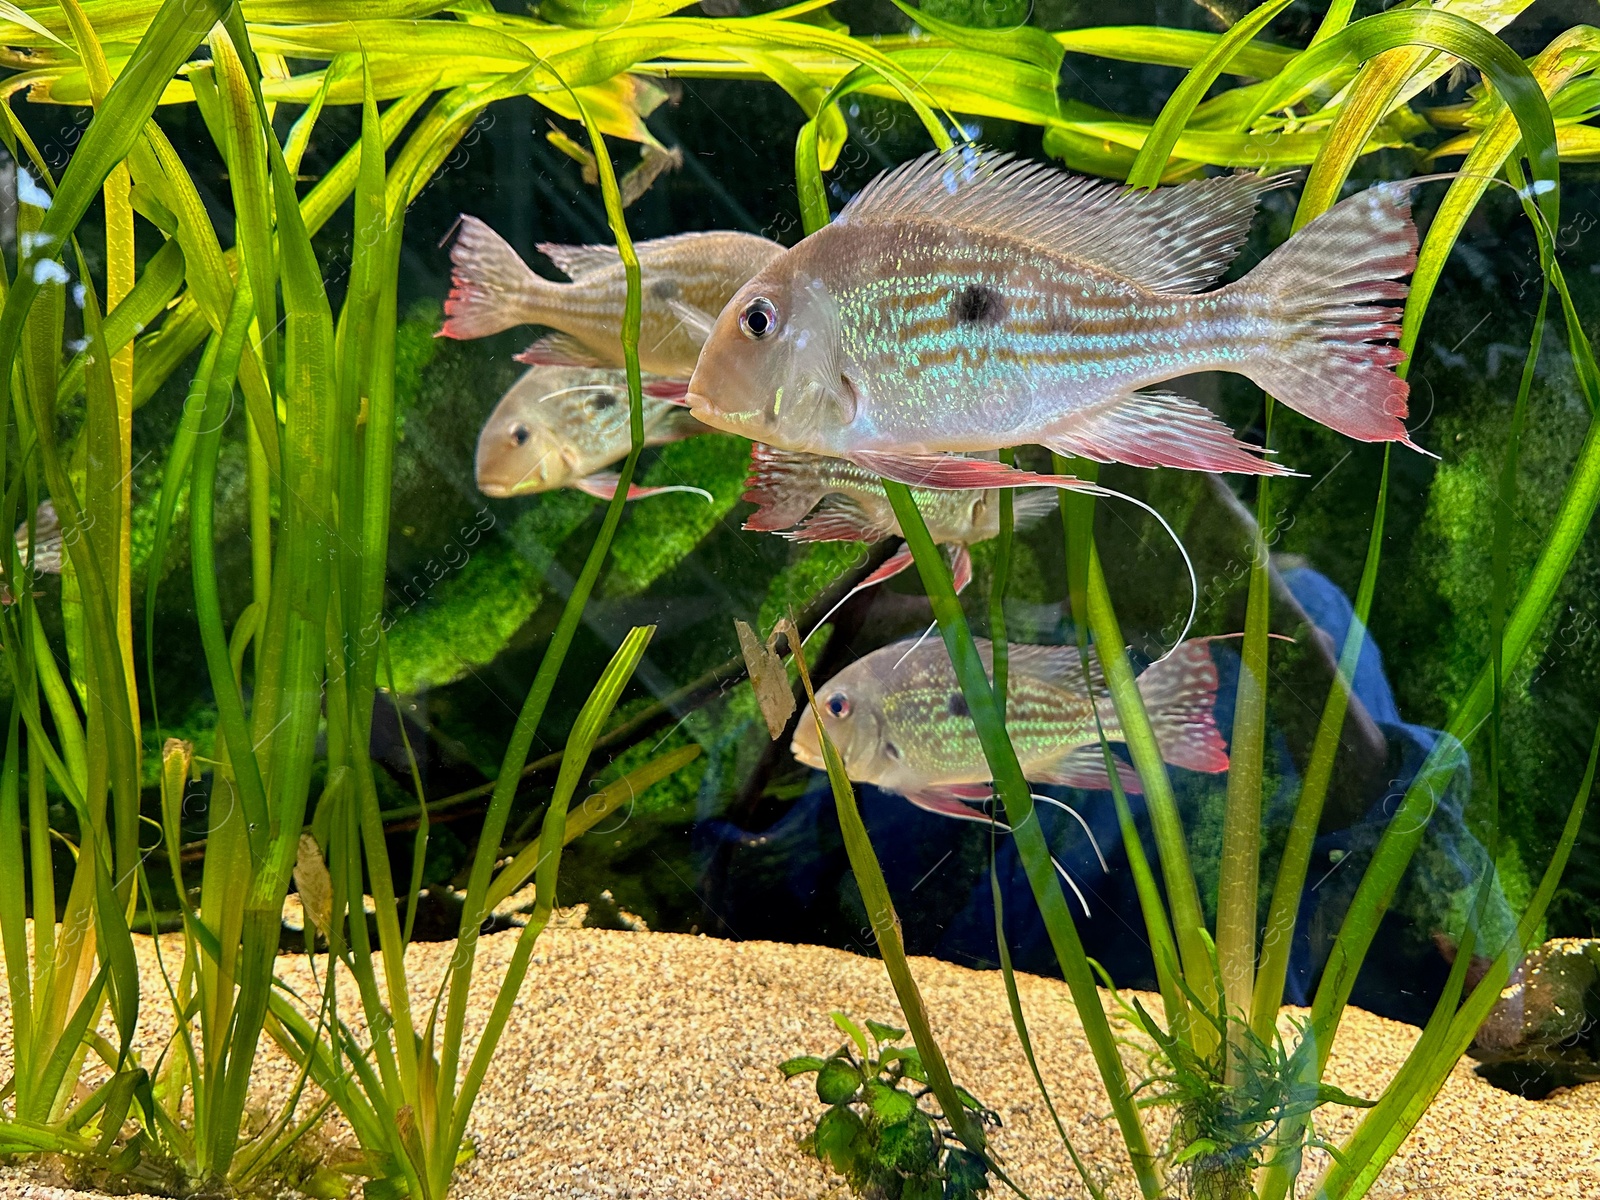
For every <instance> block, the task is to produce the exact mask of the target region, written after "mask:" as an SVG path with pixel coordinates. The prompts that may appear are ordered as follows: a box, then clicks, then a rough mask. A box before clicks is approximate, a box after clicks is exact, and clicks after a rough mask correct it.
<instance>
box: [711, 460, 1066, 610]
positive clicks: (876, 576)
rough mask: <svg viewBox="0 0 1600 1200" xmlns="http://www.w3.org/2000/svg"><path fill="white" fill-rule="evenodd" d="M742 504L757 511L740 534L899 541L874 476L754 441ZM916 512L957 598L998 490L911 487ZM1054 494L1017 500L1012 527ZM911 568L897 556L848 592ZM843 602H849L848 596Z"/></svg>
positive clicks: (996, 518)
mask: <svg viewBox="0 0 1600 1200" xmlns="http://www.w3.org/2000/svg"><path fill="white" fill-rule="evenodd" d="M745 488H746V491H745V493H744V497H743V498H744V499H745V500H748V501H750V502H751V503H752V504H755V505H757V506H758V507H757V508H756V511H755V512H753V513H751V514H750V516H749V518H748V519H747V520H746V521H745V523H744V527H745V528H746V529H759V530H765V531H767V532H770V533H776V534H778V536H779V537H785V538H788V539H789V540H791V541H796V542H865V543H867V544H868V545H871V544H873V543H875V542H879V541H882V540H883V539H884V538H886V537H891V536H893V537H900V536H903V535H902V534H901V532H900V523H899V521H898V520H896V518H895V515H894V508H893V506H892V505H891V504H890V503H889V497H888V495H887V494H885V492H884V490H883V483H882V481H881V480H880V479H879V477H878V476H877V475H875V474H873V473H872V472H871V471H868V470H866V469H865V468H864V467H859V466H857V465H856V464H855V463H853V462H850V461H848V460H847V459H842V458H826V457H823V456H822V455H819V454H806V453H803V452H799V451H791V450H779V449H777V448H775V447H772V446H767V445H764V444H762V443H760V442H756V443H755V444H754V445H753V446H752V447H751V450H750V478H749V479H748V480H747V481H746V483H745ZM912 495H913V496H915V498H916V501H917V508H918V509H919V510H920V511H921V512H922V518H923V520H924V521H925V522H926V523H927V526H928V534H929V536H931V537H932V538H933V540H934V542H936V543H938V544H940V545H945V546H949V547H951V548H952V553H953V556H954V562H953V563H952V566H951V575H952V578H953V581H954V583H955V589H956V591H957V592H960V591H961V590H962V589H963V588H965V587H966V585H967V584H968V583H969V582H971V580H972V555H971V554H970V552H969V549H968V548H969V547H970V546H972V545H974V544H976V543H978V542H985V541H988V540H989V539H990V538H993V537H997V536H998V535H999V533H1000V499H999V498H1000V493H999V492H998V491H997V490H994V489H989V490H975V489H961V490H952V489H940V488H913V489H912ZM1055 508H1056V497H1055V493H1054V492H1053V491H1040V492H1030V493H1029V494H1027V495H1024V496H1019V497H1017V499H1016V502H1015V505H1014V507H1013V509H1012V520H1013V522H1014V524H1015V525H1016V527H1018V528H1020V527H1022V526H1025V525H1028V524H1030V523H1032V522H1033V521H1036V520H1038V519H1039V518H1040V517H1043V516H1044V515H1045V514H1047V513H1050V512H1053V511H1055ZM911 563H912V557H911V552H910V550H909V549H908V548H907V547H905V546H901V547H900V549H899V550H898V551H897V552H896V553H895V554H893V555H891V556H890V557H889V558H888V559H887V560H885V561H884V563H883V565H882V566H880V567H879V568H878V569H877V570H876V571H874V572H873V573H872V574H871V575H869V576H868V577H867V578H866V579H865V580H863V581H862V583H861V584H860V585H859V586H858V587H857V588H856V589H854V590H853V591H852V592H851V595H854V594H855V591H859V590H861V588H864V587H870V586H871V585H872V584H875V583H882V582H883V581H884V580H885V579H889V578H892V577H893V576H895V575H897V574H899V573H900V572H901V571H903V570H905V569H906V568H907V567H909V566H910V565H911ZM847 598H848V597H847Z"/></svg>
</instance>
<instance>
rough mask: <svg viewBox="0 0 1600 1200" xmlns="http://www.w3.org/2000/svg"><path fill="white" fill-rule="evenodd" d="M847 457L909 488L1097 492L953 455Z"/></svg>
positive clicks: (864, 453) (1067, 479)
mask: <svg viewBox="0 0 1600 1200" xmlns="http://www.w3.org/2000/svg"><path fill="white" fill-rule="evenodd" d="M849 457H850V461H851V462H853V463H855V464H856V465H857V466H859V467H864V468H865V469H866V470H868V471H871V472H872V473H873V474H875V475H881V476H883V477H884V478H885V479H893V480H896V481H898V482H900V483H904V484H908V485H909V486H911V487H925V488H943V489H947V490H951V491H969V490H974V489H980V488H1014V487H1057V488H1067V489H1070V490H1073V491H1089V490H1097V489H1095V485H1094V484H1092V483H1090V482H1088V481H1087V480H1084V479H1077V478H1074V477H1073V476H1071V475H1040V474H1038V473H1037V472H1034V471H1019V470H1018V469H1017V468H1016V467H1008V466H1007V465H1006V464H1005V463H1002V462H990V461H989V460H987V459H982V458H962V457H960V456H959V455H955V454H886V453H882V452H880V451H876V450H859V451H857V452H856V453H854V454H852V455H850V456H849Z"/></svg>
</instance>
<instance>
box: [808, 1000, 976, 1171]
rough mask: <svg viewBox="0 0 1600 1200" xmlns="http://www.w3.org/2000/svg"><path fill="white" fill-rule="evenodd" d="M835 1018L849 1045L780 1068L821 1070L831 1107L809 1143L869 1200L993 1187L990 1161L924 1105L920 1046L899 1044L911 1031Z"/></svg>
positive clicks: (972, 1108)
mask: <svg viewBox="0 0 1600 1200" xmlns="http://www.w3.org/2000/svg"><path fill="white" fill-rule="evenodd" d="M833 1020H834V1023H835V1024H836V1025H838V1026H839V1028H840V1029H842V1030H844V1031H845V1033H846V1034H848V1035H849V1040H848V1041H847V1042H845V1043H844V1044H843V1045H841V1046H840V1047H839V1048H838V1049H837V1050H835V1051H834V1052H833V1054H832V1055H830V1056H829V1057H827V1058H817V1057H816V1056H815V1055H803V1056H801V1057H800V1058H791V1059H789V1060H788V1061H787V1062H785V1063H783V1064H781V1065H780V1066H779V1068H778V1069H779V1070H781V1071H782V1072H783V1077H784V1078H785V1079H794V1078H796V1077H797V1076H800V1075H810V1074H813V1073H814V1074H815V1075H816V1077H817V1099H818V1100H821V1101H822V1102H823V1103H824V1104H826V1105H827V1106H828V1110H827V1111H826V1112H825V1113H823V1114H822V1116H821V1117H819V1118H817V1128H816V1131H815V1132H814V1133H812V1134H811V1136H810V1137H808V1138H807V1139H806V1142H807V1146H808V1148H809V1149H810V1150H811V1151H812V1152H813V1153H815V1154H816V1156H817V1157H818V1158H820V1159H822V1160H823V1161H824V1162H826V1163H828V1164H830V1165H831V1166H832V1167H833V1169H834V1170H835V1171H837V1172H839V1174H841V1175H843V1176H844V1177H845V1180H846V1181H847V1182H848V1183H849V1185H850V1188H851V1190H852V1191H853V1192H855V1194H856V1195H858V1196H862V1197H865V1198H866V1200H974V1198H975V1197H976V1196H977V1195H978V1193H980V1192H987V1191H988V1190H989V1171H988V1167H987V1166H986V1164H985V1163H984V1161H983V1159H981V1158H979V1157H978V1156H977V1155H976V1154H973V1153H972V1152H971V1151H969V1150H965V1149H963V1148H962V1147H961V1145H960V1144H959V1143H958V1142H957V1141H956V1140H955V1136H954V1134H953V1133H952V1132H951V1131H950V1129H949V1128H948V1127H947V1126H946V1124H945V1121H944V1118H943V1116H942V1115H940V1114H938V1113H937V1112H934V1113H930V1112H928V1111H926V1110H925V1109H924V1108H923V1107H922V1101H923V1100H924V1099H925V1098H927V1097H930V1096H932V1094H933V1089H932V1088H931V1087H930V1086H929V1084H928V1074H927V1072H926V1071H925V1070H924V1069H923V1066H922V1056H921V1055H920V1054H919V1053H918V1052H917V1049H916V1047H915V1046H902V1045H899V1044H898V1043H899V1042H900V1041H901V1040H902V1039H904V1038H905V1036H906V1031H905V1030H904V1029H897V1028H895V1027H894V1026H892V1025H883V1024H880V1023H879V1022H877V1021H868V1022H867V1023H866V1028H865V1029H863V1028H862V1027H861V1026H860V1025H857V1024H856V1023H855V1022H854V1021H852V1020H851V1019H850V1018H849V1017H847V1016H845V1015H844V1014H843V1013H840V1012H836V1013H834V1014H833ZM956 1094H957V1095H958V1096H959V1097H960V1098H961V1103H962V1105H963V1106H965V1108H966V1109H967V1110H968V1111H969V1112H970V1113H971V1114H972V1115H973V1116H974V1117H976V1118H977V1119H978V1120H979V1121H980V1122H982V1123H983V1124H985V1125H998V1124H1000V1117H999V1115H998V1114H997V1113H995V1112H994V1111H993V1110H992V1109H989V1108H985V1107H984V1106H983V1105H982V1104H981V1103H980V1102H979V1101H978V1100H977V1099H976V1098H975V1097H974V1096H973V1095H972V1093H971V1092H969V1091H967V1090H966V1089H965V1088H963V1087H957V1088H956ZM933 1103H934V1104H935V1105H937V1101H934V1102H933Z"/></svg>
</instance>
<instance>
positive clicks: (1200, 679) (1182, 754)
mask: <svg viewBox="0 0 1600 1200" xmlns="http://www.w3.org/2000/svg"><path fill="white" fill-rule="evenodd" d="M977 646H978V654H979V656H980V657H981V658H982V660H983V664H984V669H985V671H987V672H989V673H990V674H991V675H992V674H993V670H994V647H993V645H992V644H991V643H990V642H989V641H988V639H986V638H979V639H977ZM1090 679H1091V681H1092V686H1093V692H1094V699H1093V700H1092V701H1091V699H1090V694H1089V690H1088V689H1086V688H1085V686H1084V677H1083V667H1082V665H1081V663H1080V661H1079V658H1078V650H1077V647H1075V646H1024V645H1012V646H1011V647H1010V653H1009V685H1008V698H1007V702H1006V716H1007V725H1008V727H1009V728H1010V731H1011V740H1012V744H1013V745H1014V746H1015V747H1016V751H1017V758H1018V759H1019V760H1020V761H1021V764H1022V772H1023V775H1024V776H1025V777H1026V778H1027V779H1028V780H1030V781H1031V782H1037V783H1053V784H1060V785H1062V786H1064V787H1074V788H1084V789H1087V790H1098V789H1103V788H1107V787H1109V786H1110V780H1109V779H1108V777H1107V775H1106V770H1105V762H1104V759H1103V757H1102V755H1101V748H1100V737H1099V731H1098V730H1097V728H1096V723H1095V715H1096V710H1098V713H1099V723H1100V727H1101V728H1103V729H1104V730H1105V736H1106V739H1107V740H1108V741H1111V742H1120V741H1122V726H1121V724H1120V722H1119V721H1118V720H1117V713H1116V709H1115V708H1114V707H1113V706H1112V703H1111V698H1110V695H1109V694H1108V693H1107V692H1106V690H1105V684H1104V680H1103V677H1102V676H1101V674H1100V669H1099V663H1098V661H1097V660H1095V659H1094V658H1093V657H1092V655H1091V658H1090ZM1138 684H1139V694H1140V695H1141V696H1142V697H1143V698H1144V703H1145V708H1146V709H1147V710H1148V711H1149V714H1150V723H1151V725H1152V726H1153V727H1154V729H1155V735H1156V741H1157V743H1158V744H1159V746H1160V748H1161V755H1162V757H1163V758H1164V759H1166V761H1167V762H1169V763H1171V764H1172V765H1173V766H1176V767H1183V768H1185V769H1187V770H1191V771H1203V772H1207V773H1215V772H1219V771H1226V770H1227V769H1228V753H1227V748H1226V747H1225V745H1224V744H1223V741H1222V735H1221V733H1219V732H1218V730H1217V724H1216V718H1215V716H1214V714H1213V712H1212V709H1213V706H1214V704H1215V702H1216V695H1217V669H1216V665H1215V664H1214V663H1213V662H1212V661H1211V651H1210V648H1209V646H1208V645H1207V641H1206V639H1194V640H1191V641H1187V642H1182V643H1180V644H1179V645H1178V646H1177V648H1176V649H1174V650H1173V651H1172V653H1171V654H1169V655H1167V657H1165V658H1163V659H1161V660H1160V661H1158V662H1155V663H1152V664H1151V665H1150V666H1149V667H1147V668H1146V669H1145V671H1144V672H1143V674H1141V675H1140V676H1139V680H1138ZM817 700H818V704H819V706H820V709H821V713H822V724H823V727H824V728H825V729H826V730H827V732H828V737H829V738H830V739H831V740H832V741H833V744H834V746H835V747H836V748H837V749H838V751H839V755H840V758H841V759H842V760H843V762H844V767H845V771H846V773H847V774H848V775H849V776H850V778H851V779H854V780H857V781H858V782H861V783H870V784H873V785H874V786H876V787H879V788H882V789H884V790H885V791H891V792H898V793H900V794H901V795H902V796H904V797H906V799H908V800H910V801H911V802H912V803H913V804H915V805H917V806H918V807H919V808H924V809H927V810H928V811H930V812H937V813H942V814H944V815H946V816H956V817H967V818H973V817H978V816H979V814H978V813H976V812H975V811H974V810H973V809H971V808H969V807H968V802H969V801H972V800H977V799H986V798H988V797H989V795H990V794H991V793H990V788H989V778H990V777H989V765H988V762H987V760H986V759H985V758H984V754H983V746H982V744H981V743H980V742H979V740H978V729H977V726H976V725H975V724H974V723H973V720H972V716H971V713H970V712H969V710H968V708H967V702H966V698H965V696H963V695H962V692H961V685H960V683H959V682H958V681H957V679H956V673H955V668H954V667H953V666H952V665H951V663H950V656H949V653H948V652H947V651H946V649H945V646H944V642H943V641H942V640H940V639H938V638H933V639H930V640H927V641H919V642H917V643H914V644H912V645H911V647H910V648H909V649H907V646H906V643H904V642H900V643H896V644H894V645H890V646H885V647H883V648H882V649H879V650H874V651H873V652H872V653H871V654H868V655H866V656H865V657H864V658H861V659H859V660H858V661H856V662H854V663H852V664H850V666H848V667H846V668H845V669H844V670H843V671H841V672H839V674H837V675H835V676H834V677H833V678H832V679H830V680H828V682H827V683H825V684H823V685H822V686H821V687H819V688H818V689H817ZM790 749H791V751H792V752H793V754H794V756H795V758H796V759H798V760H799V761H800V762H802V763H804V764H805V765H807V766H809V767H819V768H820V767H821V766H822V765H823V762H822V749H821V743H820V741H819V740H818V738H817V731H816V725H815V722H812V721H809V720H802V721H801V722H800V724H799V727H798V728H797V729H796V730H795V734H794V740H793V742H792V743H791V745H790ZM1118 776H1119V778H1120V780H1121V782H1122V785H1123V787H1124V788H1125V789H1126V790H1127V791H1129V792H1138V791H1141V790H1142V788H1141V785H1140V782H1139V778H1138V776H1137V775H1136V774H1134V772H1133V771H1132V770H1131V769H1128V768H1127V767H1126V766H1125V765H1119V770H1118ZM980 819H981V818H980Z"/></svg>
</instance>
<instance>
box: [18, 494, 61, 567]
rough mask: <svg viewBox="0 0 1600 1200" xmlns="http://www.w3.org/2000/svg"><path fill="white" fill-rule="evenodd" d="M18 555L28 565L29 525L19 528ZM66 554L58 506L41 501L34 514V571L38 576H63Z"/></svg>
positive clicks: (19, 526) (23, 524)
mask: <svg viewBox="0 0 1600 1200" xmlns="http://www.w3.org/2000/svg"><path fill="white" fill-rule="evenodd" d="M16 542H17V554H18V556H19V557H20V558H21V559H22V563H23V565H24V566H26V565H27V563H28V523H27V522H26V521H24V522H22V524H20V525H18V526H17V532H16ZM65 552H66V546H65V543H64V542H63V540H62V536H61V518H60V517H58V516H57V515H56V506H55V505H54V504H52V503H51V502H50V501H48V500H41V501H40V502H39V507H38V508H36V509H35V510H34V513H33V570H34V574H36V575H59V574H61V556H62V555H63V554H64V553H65Z"/></svg>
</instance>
